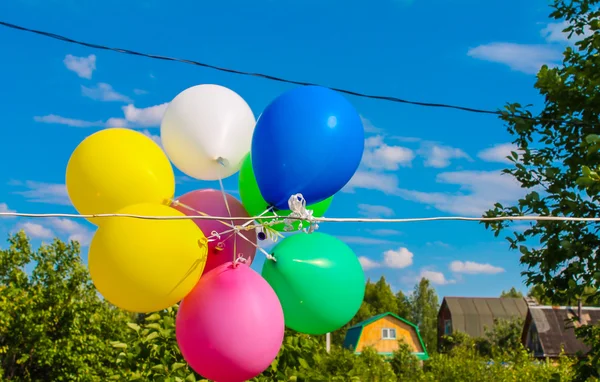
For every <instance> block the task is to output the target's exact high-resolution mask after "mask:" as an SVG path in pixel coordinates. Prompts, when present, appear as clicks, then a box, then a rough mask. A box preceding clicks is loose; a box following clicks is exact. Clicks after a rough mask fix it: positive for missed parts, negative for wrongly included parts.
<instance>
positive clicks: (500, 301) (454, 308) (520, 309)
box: [438, 297, 527, 348]
mask: <svg viewBox="0 0 600 382" xmlns="http://www.w3.org/2000/svg"><path fill="white" fill-rule="evenodd" d="M526 315H527V303H526V301H525V300H524V299H523V298H513V297H444V300H442V304H441V306H440V310H439V312H438V348H439V347H440V346H441V343H442V341H441V340H442V337H443V336H446V335H452V334H454V333H456V332H462V333H466V334H468V335H469V336H471V337H483V336H484V335H485V330H486V328H489V329H491V328H492V327H493V326H494V322H495V320H497V319H511V318H513V317H520V318H522V319H525V317H526Z"/></svg>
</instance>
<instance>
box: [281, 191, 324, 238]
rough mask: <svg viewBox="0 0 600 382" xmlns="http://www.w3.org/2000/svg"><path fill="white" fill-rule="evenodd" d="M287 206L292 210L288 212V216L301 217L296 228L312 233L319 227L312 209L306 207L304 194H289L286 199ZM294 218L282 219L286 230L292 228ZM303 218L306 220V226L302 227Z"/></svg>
mask: <svg viewBox="0 0 600 382" xmlns="http://www.w3.org/2000/svg"><path fill="white" fill-rule="evenodd" d="M288 206H289V209H290V211H292V213H290V214H289V215H288V217H293V218H300V219H302V220H300V224H299V226H298V228H300V229H301V230H302V231H304V232H306V233H313V232H314V231H315V230H316V229H318V228H319V225H318V224H317V223H316V222H315V218H314V216H313V210H307V209H306V200H305V199H304V196H302V194H296V195H292V196H290V198H289V199H288ZM295 220H296V219H285V220H284V223H285V230H286V231H291V230H293V229H294V227H293V226H292V223H293V222H294V221H295ZM303 220H304V221H307V222H308V228H302V223H303Z"/></svg>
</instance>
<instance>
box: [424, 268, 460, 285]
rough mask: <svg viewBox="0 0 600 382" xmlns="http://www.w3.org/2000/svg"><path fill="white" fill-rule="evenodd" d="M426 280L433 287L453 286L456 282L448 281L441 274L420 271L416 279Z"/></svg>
mask: <svg viewBox="0 0 600 382" xmlns="http://www.w3.org/2000/svg"><path fill="white" fill-rule="evenodd" d="M422 278H426V279H427V280H429V281H430V282H431V283H432V284H434V285H447V284H454V283H456V280H448V279H447V278H446V276H444V274H443V273H442V272H437V271H430V270H422V271H421V273H420V274H419V277H418V279H419V280H420V279H422Z"/></svg>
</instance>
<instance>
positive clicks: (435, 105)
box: [0, 21, 589, 126]
mask: <svg viewBox="0 0 600 382" xmlns="http://www.w3.org/2000/svg"><path fill="white" fill-rule="evenodd" d="M0 25H1V26H4V27H7V28H11V29H14V30H19V31H23V32H29V33H34V34H37V35H40V36H44V37H49V38H52V39H56V40H60V41H64V42H68V43H71V44H77V45H82V46H85V47H88V48H93V49H100V50H109V51H113V52H117V53H123V54H129V55H133V56H141V57H147V58H152V59H156V60H163V61H174V62H180V63H184V64H190V65H195V66H200V67H203V68H208V69H213V70H218V71H221V72H226V73H232V74H238V75H243V76H252V77H258V78H264V79H267V80H271V81H276V82H282V83H287V84H293V85H301V86H322V87H327V88H329V89H331V90H335V91H337V92H339V93H343V94H348V95H352V96H356V97H361V98H368V99H374V100H382V101H389V102H394V103H402V104H408V105H415V106H424V107H433V108H444V109H453V110H460V111H466V112H470V113H478V114H491V115H496V116H499V117H502V116H504V117H507V116H513V117H516V118H521V119H523V120H528V121H535V122H547V123H565V124H571V125H580V126H588V125H589V124H586V123H583V122H579V121H570V120H566V119H544V118H536V117H529V116H525V115H516V114H511V113H508V112H504V111H500V110H486V109H479V108H473V107H467V106H459V105H450V104H445V103H432V102H421V101H410V100H406V99H402V98H398V97H392V96H383V95H373V94H365V93H360V92H357V91H353V90H348V89H341V88H333V87H328V86H323V85H318V84H314V83H311V82H304V81H296V80H290V79H285V78H281V77H276V76H272V75H269V74H264V73H255V72H247V71H243V70H237V69H231V68H225V67H221V66H217V65H212V64H207V63H204V62H199V61H194V60H187V59H182V58H175V57H167V56H161V55H157V54H149V53H142V52H136V51H133V50H129V49H122V48H112V47H109V46H105V45H100V44H94V43H90V42H85V41H79V40H75V39H72V38H69V37H65V36H61V35H58V34H55V33H51V32H44V31H40V30H36V29H31V28H26V27H23V26H20V25H15V24H11V23H8V22H5V21H0Z"/></svg>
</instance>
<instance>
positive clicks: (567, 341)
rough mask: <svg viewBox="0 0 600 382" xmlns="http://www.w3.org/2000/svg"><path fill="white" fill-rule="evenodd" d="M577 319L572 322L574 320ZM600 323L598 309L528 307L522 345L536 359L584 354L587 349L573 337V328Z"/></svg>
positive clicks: (599, 309)
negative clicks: (561, 354) (562, 352)
mask: <svg viewBox="0 0 600 382" xmlns="http://www.w3.org/2000/svg"><path fill="white" fill-rule="evenodd" d="M574 318H575V319H576V320H575V321H573V319H574ZM599 321H600V308H597V307H582V306H581V305H579V306H578V307H574V308H573V307H567V306H543V305H538V306H536V305H530V306H529V312H528V313H527V317H526V318H525V325H524V327H523V334H522V335H521V341H522V343H523V346H525V347H526V348H527V349H528V350H529V351H530V352H532V353H533V356H534V357H536V358H556V357H558V356H559V355H560V353H561V350H562V349H564V354H565V355H569V356H574V355H576V354H577V353H578V352H581V353H582V354H586V353H587V352H588V351H589V348H588V347H587V346H586V345H585V344H584V343H582V342H581V341H580V340H579V339H577V338H576V336H575V330H574V327H577V326H580V325H587V324H595V323H597V322H599Z"/></svg>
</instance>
